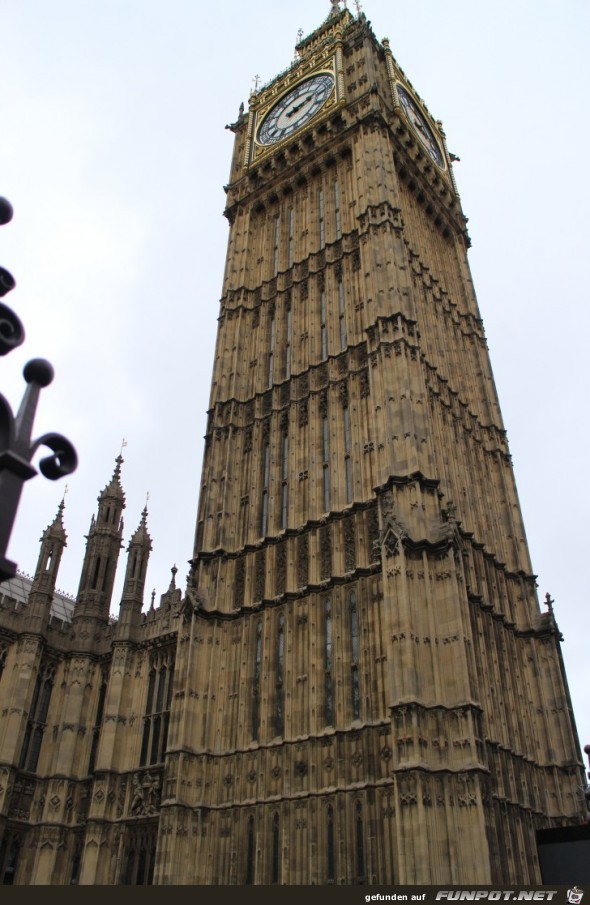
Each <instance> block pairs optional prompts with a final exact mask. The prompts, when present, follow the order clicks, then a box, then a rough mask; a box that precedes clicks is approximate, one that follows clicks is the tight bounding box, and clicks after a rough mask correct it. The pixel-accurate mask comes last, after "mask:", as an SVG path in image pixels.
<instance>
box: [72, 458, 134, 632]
mask: <svg viewBox="0 0 590 905" xmlns="http://www.w3.org/2000/svg"><path fill="white" fill-rule="evenodd" d="M124 445H125V441H123V446H124ZM123 461H124V460H123V456H122V455H121V454H120V453H119V455H118V456H117V458H116V459H115V469H114V471H113V475H112V477H111V480H110V481H109V483H108V484H107V485H106V487H105V488H104V490H103V491H102V492H101V493H100V494H99V496H98V513H97V515H96V518H95V517H94V516H92V520H91V523H90V530H89V532H88V535H87V543H86V554H85V556H84V565H83V567H82V576H81V578H80V586H79V589H78V599H77V601H76V606H75V608H74V622H76V621H77V620H79V619H81V618H82V617H85V618H91V619H97V620H98V621H100V622H106V621H108V617H109V609H110V602H111V596H112V593H113V584H114V581H115V572H116V569H117V560H118V558H119V551H120V549H121V547H122V546H123V541H122V538H123V519H122V517H121V516H122V513H123V509H124V508H125V493H124V491H123V487H122V485H121V466H122V464H123Z"/></svg>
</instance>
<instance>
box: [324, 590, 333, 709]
mask: <svg viewBox="0 0 590 905" xmlns="http://www.w3.org/2000/svg"><path fill="white" fill-rule="evenodd" d="M324 625H325V636H324V637H325V641H324V700H325V722H326V726H333V725H334V691H333V683H332V604H331V603H330V601H329V600H326V602H325V603H324Z"/></svg>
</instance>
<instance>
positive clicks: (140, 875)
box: [121, 824, 158, 886]
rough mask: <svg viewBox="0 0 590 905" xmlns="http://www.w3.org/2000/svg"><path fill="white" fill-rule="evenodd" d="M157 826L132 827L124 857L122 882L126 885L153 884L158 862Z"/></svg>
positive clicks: (139, 825) (129, 831)
mask: <svg viewBox="0 0 590 905" xmlns="http://www.w3.org/2000/svg"><path fill="white" fill-rule="evenodd" d="M157 832H158V830H157V826H156V825H155V824H153V825H148V826H145V825H141V824H138V825H137V826H135V827H130V828H129V830H128V838H127V845H126V849H125V853H124V857H123V863H124V865H125V867H124V869H123V873H122V877H121V883H122V884H123V885H125V886H151V885H152V884H153V882H154V867H155V862H156V836H157Z"/></svg>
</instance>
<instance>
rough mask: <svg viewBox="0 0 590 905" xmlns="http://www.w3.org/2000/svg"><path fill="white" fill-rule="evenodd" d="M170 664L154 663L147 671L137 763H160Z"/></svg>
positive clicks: (167, 718)
mask: <svg viewBox="0 0 590 905" xmlns="http://www.w3.org/2000/svg"><path fill="white" fill-rule="evenodd" d="M173 676H174V665H171V666H170V665H169V664H168V663H167V662H159V661H158V662H154V663H153V665H152V668H151V670H150V673H149V681H148V693H147V699H146V705H145V716H144V719H143V737H142V740H141V753H140V757H139V763H140V766H142V767H143V766H146V765H147V764H161V763H163V761H164V754H165V753H166V744H167V741H168V724H169V721H170V707H171V704H172V688H173Z"/></svg>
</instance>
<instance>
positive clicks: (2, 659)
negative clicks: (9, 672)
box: [0, 648, 8, 679]
mask: <svg viewBox="0 0 590 905" xmlns="http://www.w3.org/2000/svg"><path fill="white" fill-rule="evenodd" d="M7 654H8V651H7V649H6V648H0V679H1V678H2V673H3V672H4V667H5V666H6V657H7Z"/></svg>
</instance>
